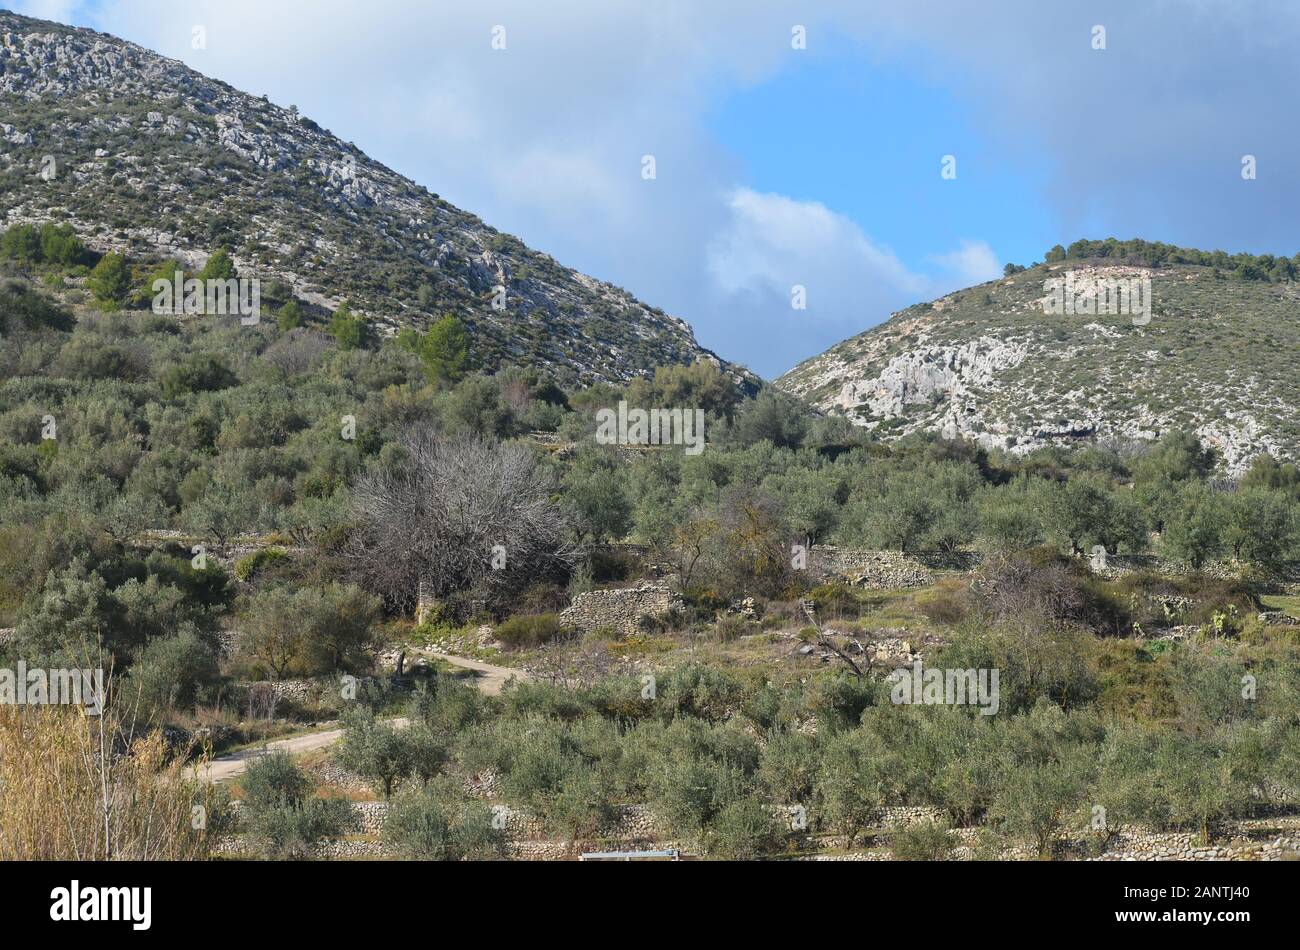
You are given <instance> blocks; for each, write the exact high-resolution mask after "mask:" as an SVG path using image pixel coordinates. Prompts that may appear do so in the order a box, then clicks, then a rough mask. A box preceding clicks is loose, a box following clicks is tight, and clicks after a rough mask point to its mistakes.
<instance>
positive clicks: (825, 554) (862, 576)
mask: <svg viewBox="0 0 1300 950" xmlns="http://www.w3.org/2000/svg"><path fill="white" fill-rule="evenodd" d="M979 562H980V557H979V555H978V554H975V553H973V552H967V551H957V552H953V553H951V554H948V553H942V552H933V553H930V552H926V553H917V554H902V553H900V552H897V551H866V550H859V549H855V548H837V547H832V546H830V545H813V547H812V549H811V550H810V551H809V552H808V570H809V572H810V573H812V574H813V575H814V576H815V577H819V578H822V579H830V578H844V579H846V580H850V581H852V582H853V583H855V584H857V585H859V586H861V587H866V588H868V589H870V590H898V589H902V588H911V587H927V586H929V585H930V584H933V583H934V582H935V579H936V578H937V577H939V576H941V575H944V574H955V573H964V572H966V571H972V570H974V569H975V568H976V567H978V566H979Z"/></svg>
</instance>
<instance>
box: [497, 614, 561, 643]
mask: <svg viewBox="0 0 1300 950" xmlns="http://www.w3.org/2000/svg"><path fill="white" fill-rule="evenodd" d="M561 632H562V628H561V627H560V617H559V615H558V614H519V615H516V616H514V617H511V618H510V619H509V620H507V621H505V622H504V623H503V624H501V625H500V626H499V627H497V628H496V630H495V631H494V632H493V636H495V637H496V638H497V639H498V640H500V641H501V642H502V643H504V644H505V645H506V646H507V647H509V648H510V649H512V650H518V649H524V648H527V647H536V646H541V645H542V644H543V643H547V642H549V641H551V640H554V639H555V638H556V637H558V636H559V635H560V633H561Z"/></svg>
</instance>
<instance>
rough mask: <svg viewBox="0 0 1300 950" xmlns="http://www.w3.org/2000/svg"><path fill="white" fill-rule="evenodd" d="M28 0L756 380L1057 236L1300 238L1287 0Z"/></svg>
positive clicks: (1271, 241)
mask: <svg viewBox="0 0 1300 950" xmlns="http://www.w3.org/2000/svg"><path fill="white" fill-rule="evenodd" d="M10 2H13V0H10ZM16 9H17V10H18V11H19V12H24V13H30V14H32V15H36V16H45V17H48V18H51V19H57V20H61V21H63V22H73V23H76V24H78V25H85V26H92V27H94V28H96V29H102V30H105V31H107V32H111V33H115V34H117V35H120V36H123V37H125V38H127V39H130V40H133V41H135V42H138V43H140V44H142V45H145V46H148V47H150V48H153V49H156V50H158V51H160V52H162V53H164V54H166V55H169V56H174V57H177V58H180V59H183V60H184V61H185V62H187V63H188V64H189V65H191V66H193V67H194V68H196V69H199V70H200V71H202V72H204V73H207V74H208V75H211V76H215V77H217V78H220V79H223V80H225V81H227V82H229V83H231V84H232V85H234V86H236V87H238V88H241V89H244V90H246V91H248V92H251V93H255V94H263V93H265V94H267V95H269V96H270V98H271V99H272V100H273V101H276V102H280V103H283V104H289V103H293V104H296V105H298V106H299V107H300V108H301V109H302V111H303V112H304V113H305V114H307V115H310V116H311V117H313V118H315V119H316V120H317V121H319V122H320V123H321V124H322V125H324V126H326V127H328V128H330V129H332V130H333V131H334V132H335V133H336V134H338V135H340V137H342V138H344V139H346V140H350V141H353V142H355V143H356V144H357V145H358V146H360V147H361V148H362V149H363V150H364V151H366V152H367V153H369V154H370V155H372V156H373V157H375V158H376V159H378V160H380V161H383V162H385V163H386V164H388V165H390V166H392V167H393V168H395V169H397V170H398V171H400V172H402V173H404V174H406V175H408V176H410V177H411V178H413V179H414V180H416V181H417V182H419V183H421V184H423V185H425V186H427V187H428V188H429V189H430V190H431V191H434V192H437V193H438V194H441V195H442V196H443V197H444V198H446V199H448V200H450V201H452V202H453V203H455V204H457V205H459V206H461V207H463V208H465V209H466V210H469V211H472V212H474V213H476V214H478V215H480V216H481V217H482V218H483V219H484V220H486V221H487V222H488V223H490V224H492V225H494V226H495V227H498V228H500V229H501V230H504V231H509V232H512V233H515V234H517V235H519V236H520V237H521V238H522V239H523V240H524V241H526V242H527V243H528V244H530V245H532V246H533V247H535V248H538V249H539V250H543V251H546V252H548V253H551V254H552V255H554V256H555V257H556V258H557V259H558V260H560V261H561V262H562V263H565V264H568V265H570V266H572V267H576V268H578V269H579V270H582V271H585V272H587V273H590V274H592V275H594V276H597V277H600V278H603V279H606V280H610V281H612V282H614V283H617V284H619V285H621V286H624V287H626V288H627V289H629V290H630V291H632V292H633V293H635V294H637V295H638V296H639V297H641V298H642V299H644V300H645V301H647V302H648V303H651V304H655V305H658V306H661V307H663V308H664V309H665V310H667V311H669V312H670V313H674V314H676V315H679V316H681V317H683V318H685V319H686V320H688V321H689V322H690V323H691V324H692V325H693V326H694V327H695V329H696V333H697V336H698V337H699V339H700V341H701V342H702V343H703V344H705V345H706V346H709V347H710V348H712V349H714V350H716V351H717V352H718V353H720V354H721V355H722V356H724V357H726V358H728V359H733V360H738V361H740V362H743V363H746V364H748V365H749V366H750V367H751V368H753V369H754V370H756V371H757V372H759V373H760V374H762V375H764V376H767V377H769V378H770V377H773V376H775V375H778V374H779V373H781V372H783V371H785V370H787V369H789V368H790V367H792V366H793V365H795V364H796V363H797V362H798V361H800V360H802V359H804V358H806V357H809V356H812V355H814V354H816V353H818V352H821V351H822V350H824V349H826V348H827V347H829V346H831V345H833V344H834V343H836V342H838V341H839V340H841V339H843V338H845V337H847V336H850V335H852V334H855V333H858V332H861V331H862V330H865V329H867V328H868V327H870V326H873V325H875V324H877V323H879V322H880V321H881V320H883V319H885V318H886V317H887V316H888V315H889V313H890V312H891V311H893V310H897V309H900V308H901V307H904V306H906V305H908V304H910V303H914V302H916V301H918V300H924V299H930V298H933V297H935V296H938V295H940V294H942V293H945V292H947V291H949V290H952V289H956V288H958V287H962V286H967V285H969V284H972V283H976V282H978V281H981V280H986V279H989V278H991V277H993V276H995V275H996V274H998V273H1000V272H1001V268H1002V265H1003V264H1004V263H1006V262H1008V261H1013V262H1017V263H1028V262H1030V261H1032V260H1035V259H1038V258H1039V257H1041V255H1042V253H1043V251H1045V250H1046V249H1047V248H1048V247H1050V246H1051V245H1052V244H1054V243H1056V242H1058V241H1060V242H1063V243H1068V242H1069V241H1071V240H1073V239H1075V238H1078V237H1105V236H1109V235H1114V236H1117V237H1145V238H1148V239H1151V240H1164V241H1169V242H1173V243H1179V244H1186V245H1191V246H1196V247H1205V248H1223V249H1225V250H1230V251H1237V250H1250V251H1255V252H1271V253H1286V254H1292V253H1295V252H1296V251H1297V250H1300V237H1297V234H1296V231H1297V228H1296V225H1295V222H1296V221H1297V220H1300V189H1298V188H1297V187H1296V183H1297V182H1300V130H1298V129H1297V127H1296V124H1295V123H1294V121H1293V120H1292V114H1293V111H1294V110H1293V105H1292V102H1291V99H1292V98H1293V95H1292V90H1294V89H1296V88H1297V87H1298V86H1300V65H1298V63H1300V57H1296V55H1295V50H1296V49H1297V48H1300V6H1298V5H1296V4H1293V3H1288V2H1284V0H1242V2H1234V3H1228V2H1210V0H1151V2H1148V3H1143V4H1132V3H1131V2H1127V0H1125V2H1120V0H1093V2H1089V3H1071V4H1065V3H1051V2H1042V0H1002V2H996V0H995V2H990V3H987V4H974V3H969V2H964V0H908V2H902V0H899V2H891V3H885V2H869V0H818V2H798V0H783V2H779V0H711V2H709V3H707V4H706V3H703V2H689V0H657V2H656V3H654V4H645V3H641V2H635V0H628V2H619V0H554V2H551V3H547V4H538V3H536V2H533V0H479V2H468V0H467V2H454V3H453V2H427V0H369V2H367V3H365V4H357V3H355V2H352V0H275V2H266V0H131V2H120V3H112V2H108V0H90V2H79V0H18V2H17V3H16ZM199 25H201V26H203V27H204V28H205V29H206V32H207V38H208V42H207V47H206V49H201V50H196V49H193V48H192V44H191V35H192V30H193V28H194V27H195V26H199ZM497 25H501V26H504V27H505V29H506V37H507V44H506V49H504V50H493V49H492V48H491V44H490V38H491V31H492V28H493V27H494V26H497ZM796 25H798V26H803V27H804V28H805V30H806V36H807V44H806V46H807V48H806V49H794V48H792V44H791V36H792V29H793V27H794V26H796ZM1097 26H1101V27H1103V28H1104V30H1105V40H1106V42H1105V48H1104V49H1097V48H1094V42H1093V37H1094V28H1095V27H1097ZM646 154H651V155H654V157H655V160H656V171H657V176H656V178H655V179H654V180H652V181H646V180H644V179H643V178H642V176H641V159H642V156H644V155H646ZM1246 154H1253V155H1255V156H1256V161H1257V164H1258V169H1259V172H1258V178H1257V179H1256V180H1253V181H1245V180H1243V179H1242V177H1241V174H1240V170H1241V158H1242V156H1243V155H1246ZM945 155H953V156H955V158H956V169H957V176H956V178H955V179H953V180H945V179H943V178H942V177H941V175H940V170H941V162H942V159H943V156H945ZM795 284H799V285H801V286H803V287H805V288H806V294H807V309H806V310H796V309H793V308H792V307H791V288H792V286H793V285H795Z"/></svg>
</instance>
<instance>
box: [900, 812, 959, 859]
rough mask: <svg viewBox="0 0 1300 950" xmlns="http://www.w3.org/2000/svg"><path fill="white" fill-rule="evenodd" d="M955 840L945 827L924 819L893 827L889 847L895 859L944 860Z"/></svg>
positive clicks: (955, 845)
mask: <svg viewBox="0 0 1300 950" xmlns="http://www.w3.org/2000/svg"><path fill="white" fill-rule="evenodd" d="M957 841H958V839H957V836H956V835H954V834H953V833H952V832H951V831H950V830H949V829H948V828H947V827H945V826H944V825H941V824H938V823H937V822H934V821H932V820H930V819H926V820H924V821H916V822H912V823H911V824H908V825H901V826H897V827H895V828H894V829H893V831H892V834H891V836H890V847H891V849H892V850H893V852H894V859H895V860H897V861H946V860H948V858H949V857H951V856H952V850H953V848H955V847H957Z"/></svg>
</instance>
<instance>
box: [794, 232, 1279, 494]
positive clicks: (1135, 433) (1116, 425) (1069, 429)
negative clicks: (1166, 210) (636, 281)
mask: <svg viewBox="0 0 1300 950" xmlns="http://www.w3.org/2000/svg"><path fill="white" fill-rule="evenodd" d="M1053 251H1054V252H1055V253H1054V254H1049V256H1048V257H1049V260H1050V261H1051V262H1050V263H1043V264H1038V265H1034V266H1032V267H1030V268H1029V269H1023V268H1022V269H1020V272H1019V273H1013V274H1011V275H1010V276H1008V277H1006V278H1004V279H1001V280H995V281H990V282H989V283H985V284H980V285H979V286H976V287H971V288H968V289H966V290H962V291H959V292H956V293H953V294H950V295H948V296H946V297H943V298H942V299H940V300H936V301H934V302H932V303H923V304H919V305H916V306H913V307H909V308H907V309H906V310H903V311H900V312H898V313H895V314H894V315H893V316H892V317H891V318H890V319H889V320H888V321H887V322H885V323H883V324H881V325H880V326H877V327H873V328H872V329H870V330H868V331H866V332H865V333H862V334H860V335H858V336H855V337H853V338H851V339H848V340H845V341H844V342H842V343H840V344H838V345H836V346H834V347H832V348H831V349H830V350H828V351H827V352H825V353H823V354H822V355H820V356H817V357H814V358H812V359H810V360H807V361H805V362H803V363H801V364H799V365H798V366H796V367H795V368H794V369H792V370H791V371H790V372H788V373H786V374H785V375H784V376H782V377H781V378H780V379H779V380H777V381H776V385H777V387H778V388H780V389H783V390H785V391H786V392H789V393H792V394H795V395H798V396H801V397H803V398H805V399H807V400H809V401H810V402H812V403H813V404H814V405H816V406H817V407H819V408H821V409H822V410H824V411H826V412H829V413H834V414H839V415H843V416H846V417H847V418H848V419H850V420H851V421H853V422H854V423H856V424H858V425H861V426H865V427H867V428H869V429H872V430H875V431H876V432H878V433H880V434H882V435H884V436H886V437H892V436H901V435H905V434H908V433H911V432H917V431H934V432H940V433H944V434H946V435H948V436H957V435H960V436H964V437H968V438H971V439H974V440H977V441H979V442H981V443H982V444H984V445H987V446H990V447H994V446H996V447H1000V448H1004V449H1007V450H1009V451H1011V452H1013V453H1018V454H1019V453H1025V452H1029V451H1032V450H1034V449H1037V448H1041V447H1044V446H1048V445H1063V444H1071V443H1078V442H1081V441H1088V440H1097V441H1099V442H1102V443H1107V444H1112V445H1118V446H1123V445H1124V444H1126V443H1133V442H1135V441H1137V440H1143V441H1145V440H1151V439H1154V438H1157V437H1158V436H1159V435H1160V434H1161V433H1162V432H1164V431H1166V430H1169V429H1173V428H1181V429H1186V430H1192V431H1195V432H1196V433H1198V434H1199V435H1200V437H1201V439H1202V441H1203V442H1204V443H1206V444H1207V445H1210V446H1212V447H1214V448H1215V449H1216V451H1217V452H1218V453H1219V456H1220V458H1221V461H1222V466H1223V468H1224V469H1225V470H1226V471H1227V472H1228V473H1229V474H1237V473H1239V472H1241V471H1242V470H1243V469H1244V468H1245V467H1246V466H1247V465H1248V464H1249V462H1250V459H1251V458H1252V457H1253V456H1255V455H1256V454H1258V453H1261V452H1269V453H1271V454H1273V455H1275V456H1277V457H1279V458H1286V459H1291V460H1295V459H1296V458H1297V457H1300V393H1298V392H1297V390H1296V385H1295V383H1296V378H1297V373H1296V357H1297V354H1298V353H1300V284H1297V283H1296V282H1295V280H1294V279H1293V278H1294V276H1295V270H1296V265H1295V262H1294V261H1290V260H1288V259H1286V258H1277V259H1274V258H1272V257H1267V256H1265V257H1258V258H1257V257H1252V256H1250V255H1236V256H1233V257H1229V256H1228V255H1226V254H1224V253H1223V252H1201V251H1190V250H1185V249H1181V248H1172V247H1170V246H1169V245H1163V244H1148V243H1147V242H1143V241H1133V242H1123V243H1120V242H1115V241H1113V240H1111V241H1107V242H1089V241H1083V242H1076V244H1075V245H1071V250H1070V254H1069V256H1067V255H1066V254H1065V252H1064V249H1062V248H1060V247H1059V246H1058V247H1057V248H1054V249H1053ZM1067 277H1068V278H1069V280H1070V285H1069V286H1070V288H1071V290H1072V292H1073V296H1074V297H1075V298H1076V299H1075V303H1076V306H1074V307H1072V308H1070V309H1072V310H1073V312H1053V311H1058V310H1060V309H1062V308H1061V307H1060V306H1059V305H1061V304H1063V302H1064V298H1065V294H1064V288H1065V281H1066V279H1067ZM1143 280H1149V281H1150V283H1149V285H1148V292H1149V298H1147V300H1146V302H1149V304H1150V310H1149V313H1146V314H1140V313H1136V312H1130V313H1123V312H1119V313H1109V312H1107V313H1096V312H1093V313H1089V312H1086V311H1088V310H1093V311H1095V310H1097V309H1098V307H1097V306H1096V305H1095V303H1094V304H1089V303H1088V298H1089V297H1090V296H1091V297H1092V299H1093V301H1096V300H1097V295H1098V293H1099V292H1100V293H1101V294H1102V296H1101V299H1102V300H1103V301H1104V300H1105V299H1107V298H1106V296H1105V291H1106V290H1107V289H1109V288H1112V287H1118V286H1119V285H1118V284H1107V283H1106V282H1116V281H1136V282H1137V283H1133V284H1129V285H1127V286H1129V287H1131V288H1132V290H1133V291H1134V292H1135V293H1136V294H1138V296H1136V297H1133V298H1130V300H1129V304H1130V307H1129V309H1130V310H1133V309H1134V306H1135V305H1136V302H1137V301H1139V300H1140V299H1141V297H1140V292H1141V288H1142V284H1141V282H1142V281H1143ZM1057 281H1059V282H1060V283H1056V282H1057ZM1058 290H1060V291H1061V293H1058V292H1057V291H1058ZM1118 302H1119V303H1120V304H1123V303H1124V300H1123V298H1120V299H1119V301H1118ZM1105 309H1109V308H1105ZM1116 309H1122V308H1119V307H1117V308H1116Z"/></svg>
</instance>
